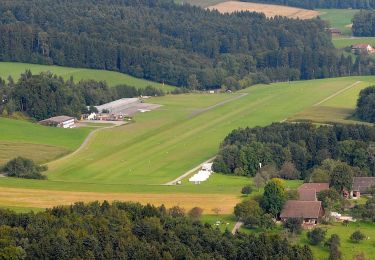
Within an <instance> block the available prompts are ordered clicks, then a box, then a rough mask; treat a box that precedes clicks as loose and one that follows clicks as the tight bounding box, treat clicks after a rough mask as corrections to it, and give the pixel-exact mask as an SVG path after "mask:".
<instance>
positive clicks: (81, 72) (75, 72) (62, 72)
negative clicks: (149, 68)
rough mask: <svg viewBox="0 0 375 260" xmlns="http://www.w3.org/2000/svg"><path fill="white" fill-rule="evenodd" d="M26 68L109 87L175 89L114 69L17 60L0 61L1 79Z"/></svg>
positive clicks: (17, 73)
mask: <svg viewBox="0 0 375 260" xmlns="http://www.w3.org/2000/svg"><path fill="white" fill-rule="evenodd" d="M26 70H31V72H32V73H33V74H38V73H40V72H47V71H50V72H52V73H54V74H56V75H58V76H61V77H63V78H64V79H65V80H68V79H70V77H73V79H74V81H80V80H89V79H90V80H96V81H106V82H107V84H108V85H109V86H111V87H113V86H116V85H120V84H125V85H129V86H133V87H136V88H145V87H147V86H153V87H155V88H158V89H162V90H164V91H171V90H173V89H175V87H172V86H170V85H167V84H161V83H157V82H153V81H149V80H145V79H139V78H135V77H132V76H130V75H127V74H123V73H119V72H114V71H107V70H94V69H83V68H68V67H60V66H52V65H37V64H28V63H18V62H0V77H1V78H3V79H7V78H8V77H9V76H12V78H13V79H14V80H17V79H18V78H19V77H20V75H21V73H24V72H25V71H26Z"/></svg>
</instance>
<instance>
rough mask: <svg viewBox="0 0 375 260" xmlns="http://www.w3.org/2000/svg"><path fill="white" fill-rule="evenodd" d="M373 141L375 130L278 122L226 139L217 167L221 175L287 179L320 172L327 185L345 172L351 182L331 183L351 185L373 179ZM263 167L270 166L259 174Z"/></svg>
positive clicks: (357, 126)
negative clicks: (264, 175) (265, 173)
mask: <svg viewBox="0 0 375 260" xmlns="http://www.w3.org/2000/svg"><path fill="white" fill-rule="evenodd" d="M374 141H375V128H374V127H371V126H364V125H339V124H336V125H333V126H319V127H316V126H314V125H312V124H308V123H298V124H290V123H274V124H272V125H270V126H267V127H255V128H245V129H237V130H234V131H233V132H232V133H230V134H229V135H228V136H227V137H226V138H225V139H224V142H223V143H222V145H221V147H220V151H219V154H218V156H217V157H216V159H215V161H214V165H213V167H214V170H215V171H217V172H222V173H225V174H237V175H248V176H255V175H256V174H257V173H258V172H259V171H268V172H272V173H275V172H277V174H278V175H279V177H282V178H284V179H309V178H312V177H313V176H314V175H318V176H319V174H320V175H321V176H326V177H327V178H326V179H327V181H329V178H328V177H329V176H331V178H330V179H331V180H333V181H334V180H335V179H336V177H332V176H336V175H340V173H341V172H345V173H346V174H345V175H344V174H342V176H347V179H348V181H347V180H343V178H341V177H340V176H339V179H340V181H342V182H341V183H338V184H334V183H331V186H332V185H338V186H339V185H344V187H345V185H351V184H350V183H351V182H352V179H351V177H352V176H354V175H356V176H373V174H374V172H375V149H374ZM260 163H261V164H262V165H260ZM342 164H344V165H342ZM260 166H267V167H262V169H261V170H260ZM319 170H321V171H323V172H325V173H326V174H322V173H321V172H319ZM314 171H315V172H314ZM312 173H314V175H312ZM327 175H329V176H327ZM316 178H317V179H321V178H322V177H319V178H318V177H316ZM343 183H345V184H343ZM348 183H349V184H348ZM349 188H350V187H349Z"/></svg>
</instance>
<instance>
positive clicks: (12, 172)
mask: <svg viewBox="0 0 375 260" xmlns="http://www.w3.org/2000/svg"><path fill="white" fill-rule="evenodd" d="M46 170H47V166H40V165H37V164H36V163H35V162H34V161H32V160H30V159H27V158H23V157H17V158H14V159H12V160H10V161H9V162H7V163H6V164H5V166H4V167H3V169H2V172H4V174H5V175H6V176H8V177H16V178H24V179H45V178H46V176H44V175H43V174H42V172H43V171H46Z"/></svg>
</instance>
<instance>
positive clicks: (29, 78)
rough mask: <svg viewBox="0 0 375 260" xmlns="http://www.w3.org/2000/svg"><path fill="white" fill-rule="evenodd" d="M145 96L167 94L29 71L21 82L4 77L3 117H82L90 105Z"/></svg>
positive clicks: (1, 93)
mask: <svg viewBox="0 0 375 260" xmlns="http://www.w3.org/2000/svg"><path fill="white" fill-rule="evenodd" d="M141 95H144V96H155V95H157V96H160V95H164V92H163V91H162V90H158V89H156V88H154V87H151V86H149V87H146V88H145V89H136V88H135V87H132V86H127V85H118V86H115V87H113V88H110V87H108V85H107V83H105V82H98V81H94V80H82V81H80V82H78V83H75V82H74V81H73V78H70V79H69V80H66V81H65V80H64V79H63V78H61V77H58V76H56V75H54V74H52V73H49V72H43V73H40V74H37V75H33V74H32V73H31V72H30V71H26V72H25V73H23V74H21V77H20V78H19V80H18V81H17V82H15V81H14V80H13V79H12V78H11V77H9V78H8V80H7V81H5V80H3V79H1V78H0V115H3V116H9V115H12V114H13V113H14V112H22V113H25V114H26V115H28V116H29V117H31V118H35V119H36V120H42V119H46V118H49V117H52V116H58V115H68V116H74V117H77V118H79V117H80V116H81V114H83V113H88V112H89V110H88V107H90V106H91V107H92V106H97V105H101V104H104V103H107V102H110V101H113V100H116V99H120V98H130V97H138V96H141ZM99 112H101V111H99Z"/></svg>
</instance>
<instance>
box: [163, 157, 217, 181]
mask: <svg viewBox="0 0 375 260" xmlns="http://www.w3.org/2000/svg"><path fill="white" fill-rule="evenodd" d="M215 158H216V156H214V157H212V158H210V159H208V160H207V161H205V162H202V163H201V164H199V165H198V166H197V167H195V168H193V169H191V170H189V171H187V172H185V173H184V174H182V175H181V176H179V177H178V178H176V179H174V180H173V181H170V182H167V183H165V184H164V185H175V184H176V183H177V182H178V181H181V180H182V179H184V178H185V177H187V176H189V175H190V174H192V173H194V172H195V171H197V170H199V168H201V167H202V166H203V164H205V163H209V162H212V161H213V160H214V159H215Z"/></svg>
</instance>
